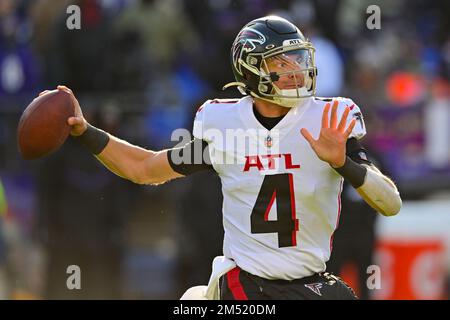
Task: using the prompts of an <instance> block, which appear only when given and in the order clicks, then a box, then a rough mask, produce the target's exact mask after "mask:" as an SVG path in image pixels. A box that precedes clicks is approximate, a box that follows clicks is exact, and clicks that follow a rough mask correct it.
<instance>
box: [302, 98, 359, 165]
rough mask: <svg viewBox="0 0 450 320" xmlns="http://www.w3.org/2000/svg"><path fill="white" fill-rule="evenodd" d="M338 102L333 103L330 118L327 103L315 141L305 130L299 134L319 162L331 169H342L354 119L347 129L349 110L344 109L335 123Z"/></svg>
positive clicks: (347, 108)
mask: <svg viewBox="0 0 450 320" xmlns="http://www.w3.org/2000/svg"><path fill="white" fill-rule="evenodd" d="M338 105H339V102H338V101H336V100H335V101H334V103H333V107H332V108H331V118H330V119H329V118H328V112H329V111H330V104H329V103H327V104H326V105H325V108H324V110H323V113H322V128H321V130H320V135H319V138H318V139H317V140H315V139H314V138H313V137H312V136H311V134H310V133H309V131H308V130H307V129H306V128H302V129H301V130H300V132H301V133H302V135H303V137H305V139H306V140H307V141H308V142H309V144H310V145H311V147H312V148H313V150H314V152H315V153H316V154H317V156H318V157H319V158H320V160H322V161H325V162H328V163H329V164H330V166H332V167H333V168H339V167H342V166H343V165H344V163H345V158H346V155H345V145H346V143H347V138H348V137H349V135H350V133H351V132H352V130H353V128H354V127H355V123H356V119H352V121H351V122H350V124H349V125H348V127H347V128H345V126H346V124H347V117H348V114H349V112H350V108H349V107H346V108H345V111H344V113H343V114H342V117H341V120H340V121H339V124H338V122H337V107H338Z"/></svg>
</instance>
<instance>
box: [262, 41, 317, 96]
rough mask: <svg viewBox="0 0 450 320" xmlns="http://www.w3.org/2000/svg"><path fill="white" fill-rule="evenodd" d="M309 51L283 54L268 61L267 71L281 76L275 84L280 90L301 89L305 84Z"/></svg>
mask: <svg viewBox="0 0 450 320" xmlns="http://www.w3.org/2000/svg"><path fill="white" fill-rule="evenodd" d="M308 64H309V54H308V51H307V50H295V51H291V52H285V53H281V54H279V55H276V56H274V57H270V58H267V59H266V68H267V69H268V70H267V71H268V72H269V73H270V72H275V73H277V75H278V76H279V79H278V80H277V81H274V82H273V83H274V84H275V85H276V86H277V87H278V88H280V89H296V88H301V87H303V86H304V84H305V76H304V70H305V69H306V68H308Z"/></svg>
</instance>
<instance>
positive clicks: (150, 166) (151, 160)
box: [43, 86, 182, 184]
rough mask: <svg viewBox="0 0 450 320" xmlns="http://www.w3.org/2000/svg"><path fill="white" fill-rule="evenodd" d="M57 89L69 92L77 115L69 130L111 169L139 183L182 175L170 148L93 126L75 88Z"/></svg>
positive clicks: (60, 87)
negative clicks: (140, 144)
mask: <svg viewBox="0 0 450 320" xmlns="http://www.w3.org/2000/svg"><path fill="white" fill-rule="evenodd" d="M58 90H63V91H66V92H69V93H70V95H71V97H72V99H73V104H74V106H75V116H74V117H70V118H69V119H68V120H67V123H68V124H69V125H70V126H71V131H70V134H71V135H72V136H73V137H75V139H77V140H79V142H80V143H81V144H83V145H84V146H85V147H87V148H88V149H89V150H90V151H91V152H92V154H94V155H95V157H96V158H97V159H98V160H99V161H100V162H101V163H102V164H103V165H105V166H106V167H107V168H108V169H109V170H110V171H112V172H114V173H115V174H117V175H118V176H120V177H122V178H125V179H128V180H130V181H132V182H134V183H138V184H160V183H163V182H165V181H168V180H171V179H174V178H178V177H182V175H180V174H178V173H176V172H175V171H173V170H172V168H171V167H170V164H169V162H168V160H167V150H162V151H151V150H147V149H144V148H141V147H138V146H135V145H132V144H130V143H128V142H126V141H124V140H121V139H119V138H117V137H114V136H112V135H110V134H108V133H106V132H104V131H102V130H100V129H97V128H95V127H93V126H91V125H90V124H89V123H88V122H87V121H86V120H85V119H84V117H83V113H82V111H81V108H80V105H79V103H78V101H77V99H76V98H75V96H74V95H73V93H72V90H70V89H69V88H67V87H65V86H58ZM43 93H45V91H44V92H43Z"/></svg>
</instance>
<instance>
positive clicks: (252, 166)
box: [193, 97, 365, 280]
mask: <svg viewBox="0 0 450 320" xmlns="http://www.w3.org/2000/svg"><path fill="white" fill-rule="evenodd" d="M335 100H338V101H339V107H338V119H340V117H341V115H342V113H343V111H344V109H345V107H346V106H348V107H349V108H350V109H351V111H350V114H349V117H348V119H347V125H348V124H349V123H350V121H351V119H353V118H356V119H357V122H356V125H355V127H354V129H353V132H352V134H351V135H350V137H355V138H356V139H360V138H362V137H363V136H364V135H365V126H364V122H363V118H362V115H361V111H360V109H359V108H358V107H357V106H356V105H355V104H354V103H353V101H352V100H350V99H346V98H335ZM252 101H253V100H252V98H251V97H244V98H242V99H240V100H208V101H207V102H205V103H204V104H203V105H202V106H201V107H200V108H199V110H198V111H197V114H196V118H195V121H194V130H193V133H194V137H195V138H197V139H202V140H204V141H206V142H207V143H208V147H209V148H208V149H207V150H209V158H210V161H211V164H212V166H213V167H214V170H215V171H216V172H217V173H218V175H219V176H220V178H221V181H222V192H223V198H224V200H223V226H224V230H225V238H224V244H223V246H224V254H225V256H227V257H228V258H231V259H233V260H234V261H235V262H236V264H237V265H238V266H239V267H240V268H241V269H243V270H245V271H247V272H249V273H252V274H254V275H257V276H260V277H263V278H267V279H285V280H292V279H298V278H302V277H306V276H310V275H312V274H314V273H317V272H323V271H325V267H326V266H325V263H326V262H327V261H328V259H329V257H330V254H331V246H332V236H333V232H334V230H335V229H336V227H337V225H338V221H339V215H340V210H341V204H340V194H341V191H342V186H343V178H342V177H341V176H340V175H339V174H338V173H337V172H336V171H334V170H333V169H332V168H331V167H330V165H329V164H328V163H326V162H323V161H321V160H320V159H319V158H318V157H317V155H316V154H315V153H314V151H313V150H312V148H311V147H310V145H309V144H308V142H307V141H306V140H305V138H304V137H303V136H302V135H301V133H300V129H301V128H306V129H308V131H309V132H310V133H311V134H312V136H313V137H314V138H315V139H317V138H318V136H319V133H320V128H321V119H322V112H323V110H324V107H325V105H326V104H327V103H332V102H331V99H320V98H308V99H306V100H305V101H304V102H303V104H302V105H301V106H298V107H296V108H291V109H290V110H289V112H288V113H287V114H286V115H285V116H284V117H283V119H281V121H280V122H279V123H278V124H276V125H275V127H273V128H272V129H271V130H268V129H266V128H265V127H264V126H262V125H261V123H260V122H259V121H258V120H257V119H256V117H255V114H254V113H253V104H252Z"/></svg>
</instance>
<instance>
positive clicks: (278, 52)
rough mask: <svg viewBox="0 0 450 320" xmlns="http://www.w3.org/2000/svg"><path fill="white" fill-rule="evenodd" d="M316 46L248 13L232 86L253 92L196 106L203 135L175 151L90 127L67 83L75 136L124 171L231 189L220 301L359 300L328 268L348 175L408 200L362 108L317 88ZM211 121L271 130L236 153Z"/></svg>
mask: <svg viewBox="0 0 450 320" xmlns="http://www.w3.org/2000/svg"><path fill="white" fill-rule="evenodd" d="M314 50H315V49H314V46H313V44H312V43H311V42H310V41H309V40H308V39H307V38H305V36H304V35H303V34H302V33H301V32H300V30H299V29H298V28H297V27H296V26H295V25H293V24H292V23H290V22H289V21H287V20H285V19H283V18H280V17H277V16H267V17H263V18H259V19H256V20H253V21H251V22H249V23H248V24H247V25H245V26H244V27H243V28H242V30H241V31H240V32H239V33H238V35H237V37H236V39H235V41H234V43H233V44H232V48H231V67H232V70H233V73H234V76H235V80H236V81H235V82H232V83H230V84H227V85H226V86H225V88H228V87H231V86H236V87H237V89H238V90H239V91H240V93H241V94H242V95H243V97H241V98H237V99H227V100H221V99H214V100H208V101H206V102H205V103H204V104H203V105H202V106H201V107H200V108H199V109H198V111H197V114H196V118H195V120H194V129H193V135H194V138H193V139H192V141H191V142H190V143H188V144H186V145H184V146H182V147H179V148H173V149H169V150H161V151H152V150H146V149H144V148H140V147H138V146H135V145H132V144H129V143H127V142H126V141H123V140H121V139H119V138H117V137H114V136H112V135H110V134H108V133H106V132H104V131H102V130H100V129H97V128H95V127H93V126H91V125H90V124H88V123H87V122H86V120H85V119H84V118H83V115H82V112H81V108H80V106H79V104H78V102H77V100H76V98H75V97H74V96H73V93H72V91H71V90H70V89H68V88H67V87H64V86H59V87H58V89H59V90H65V91H68V92H69V93H71V95H72V99H73V101H74V103H75V105H76V113H75V116H74V117H71V118H69V119H68V123H69V125H70V126H71V135H72V136H74V137H75V139H76V140H78V141H79V142H80V143H81V144H83V145H84V146H85V147H86V148H87V149H88V150H89V151H90V152H91V153H92V154H94V155H95V157H96V158H97V159H98V160H99V161H100V162H101V163H103V164H104V165H105V166H106V167H107V168H108V169H109V170H111V171H112V172H114V173H115V174H117V175H118V176H120V177H123V178H125V179H128V180H131V181H133V182H135V183H138V184H161V183H164V182H166V181H168V180H171V179H175V178H180V177H183V176H187V175H189V174H192V173H195V172H198V171H202V170H214V171H215V172H217V174H218V175H219V177H220V179H221V181H222V192H223V198H224V199H223V227H224V231H225V236H224V242H223V255H224V258H225V259H227V261H231V262H232V268H228V270H227V271H226V272H224V273H222V274H220V277H219V280H220V281H219V282H220V290H219V291H220V293H219V295H218V296H217V297H218V298H220V299H354V298H356V296H355V295H354V293H353V291H352V290H351V289H350V288H349V287H348V286H347V285H346V284H345V283H344V282H343V281H342V280H341V279H339V278H338V277H335V276H333V275H331V274H329V273H327V272H326V270H325V268H326V262H327V261H328V259H329V258H330V254H331V250H332V240H333V233H334V231H335V229H336V228H337V226H338V222H339V215H340V210H341V204H340V194H341V191H342V185H343V181H344V179H346V180H347V181H348V182H349V183H350V184H351V185H352V186H353V187H354V188H355V189H356V190H357V192H358V193H359V194H360V195H361V197H362V198H363V199H364V200H365V201H366V202H367V203H368V204H369V205H370V206H372V207H373V208H374V209H375V210H377V211H378V212H379V213H380V214H382V215H384V216H392V215H395V214H397V213H398V212H399V210H400V208H401V204H402V201H401V198H400V195H399V193H398V190H397V188H396V186H395V184H394V183H393V182H392V181H391V180H390V179H389V178H388V177H386V176H385V175H383V173H381V172H380V171H379V170H378V169H377V168H376V167H375V166H374V165H373V164H372V163H371V162H370V161H369V160H368V159H367V157H366V155H365V149H364V148H363V147H362V145H361V144H360V142H359V141H360V139H361V138H363V137H364V135H365V134H366V127H365V125H364V119H363V115H362V112H361V109H360V108H359V107H358V106H357V105H356V103H355V102H354V101H352V100H351V99H348V98H342V97H333V98H319V97H316V96H315V91H316V90H315V83H316V77H317V76H318V71H317V69H316V67H315V63H314ZM323 76H326V75H323ZM211 130H213V131H214V132H216V133H217V132H219V133H222V136H226V133H225V132H226V131H229V130H234V132H242V133H243V134H244V133H245V132H249V130H257V131H258V132H263V133H264V134H258V135H252V134H250V135H246V136H245V139H246V140H247V142H248V144H249V146H250V147H251V146H256V148H241V149H239V150H236V147H234V146H230V144H224V143H223V141H219V140H220V139H219V138H218V136H219V135H211V134H208V132H211ZM238 138H239V135H238ZM242 139H244V137H242ZM194 145H197V146H199V145H201V148H197V149H200V151H201V153H202V160H201V161H193V159H190V157H183V155H186V154H191V155H194V153H195V152H194V149H196V148H194ZM203 155H206V157H204V156H203ZM180 158H182V159H184V160H183V161H179V159H180ZM224 159H226V160H230V159H231V160H235V161H224ZM191 160H192V161H191ZM193 219H195V217H193ZM355 241H358V239H355ZM199 249H200V248H199Z"/></svg>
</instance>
